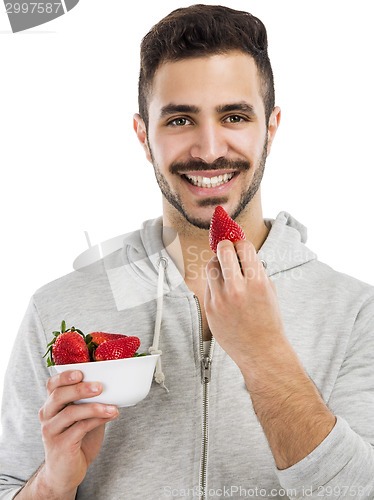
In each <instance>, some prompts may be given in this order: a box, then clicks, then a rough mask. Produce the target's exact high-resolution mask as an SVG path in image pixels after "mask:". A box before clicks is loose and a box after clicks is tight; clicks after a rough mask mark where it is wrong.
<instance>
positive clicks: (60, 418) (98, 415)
mask: <svg viewBox="0 0 374 500" xmlns="http://www.w3.org/2000/svg"><path fill="white" fill-rule="evenodd" d="M116 416H118V409H117V407H116V406H113V405H104V404H100V403H84V404H83V403H82V404H76V405H68V406H66V407H65V408H64V409H63V410H62V411H60V412H59V413H58V414H57V415H55V416H54V417H53V418H51V419H50V420H48V421H47V422H46V423H45V424H44V425H43V426H42V432H43V436H44V437H47V438H48V437H49V438H52V437H54V436H57V435H59V434H62V433H63V432H64V431H66V429H68V428H69V427H71V426H72V425H73V424H75V423H76V422H80V421H81V420H88V419H107V418H109V419H111V418H114V417H116Z"/></svg>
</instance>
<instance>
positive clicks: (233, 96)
mask: <svg viewBox="0 0 374 500" xmlns="http://www.w3.org/2000/svg"><path fill="white" fill-rule="evenodd" d="M275 112H277V113H275ZM278 115H279V108H278V109H277V108H276V109H275V111H274V112H273V114H272V116H271V117H270V120H269V124H270V126H269V127H267V124H266V121H265V109H264V104H263V100H262V97H261V92H260V80H259V78H258V75H257V68H256V64H255V62H254V60H253V59H252V58H251V57H250V56H249V55H247V54H244V53H242V52H237V51H235V52H229V53H227V54H218V55H213V56H207V57H198V58H192V59H183V60H181V61H177V62H166V63H163V64H162V65H161V66H160V67H159V68H158V69H157V71H156V74H155V77H154V81H153V85H152V92H151V94H150V96H149V124H148V131H146V130H145V125H144V122H142V120H141V119H140V117H139V116H137V117H136V118H135V128H136V131H137V134H138V138H139V140H140V141H141V142H142V144H143V146H144V148H145V150H146V153H147V158H148V159H149V160H150V161H151V162H152V164H153V166H154V169H155V174H156V179H157V181H158V184H159V186H160V189H161V191H162V193H163V195H164V217H166V219H167V220H169V221H173V220H176V219H179V222H180V219H181V218H182V219H183V220H184V221H186V220H187V221H188V222H189V223H191V224H193V225H194V226H197V227H199V228H202V229H208V228H209V223H210V219H211V217H212V214H213V211H214V208H215V206H217V205H222V206H223V207H224V208H225V210H226V211H227V212H228V213H229V214H230V215H231V216H232V217H233V218H236V217H237V216H238V215H239V214H240V213H241V212H242V211H243V210H245V209H248V208H247V207H248V204H249V202H251V200H253V199H254V198H255V195H256V193H257V192H258V188H259V185H260V182H261V179H262V175H263V170H264V166H265V160H266V157H267V155H268V153H269V151H270V145H271V142H272V140H273V137H274V134H275V131H276V127H277V124H278V120H279V116H278ZM165 200H166V201H165Z"/></svg>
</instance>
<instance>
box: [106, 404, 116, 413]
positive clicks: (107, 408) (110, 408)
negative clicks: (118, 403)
mask: <svg viewBox="0 0 374 500" xmlns="http://www.w3.org/2000/svg"><path fill="white" fill-rule="evenodd" d="M116 411H117V408H116V407H115V406H107V407H106V412H107V413H109V414H110V415H113V414H114V413H115V412H116Z"/></svg>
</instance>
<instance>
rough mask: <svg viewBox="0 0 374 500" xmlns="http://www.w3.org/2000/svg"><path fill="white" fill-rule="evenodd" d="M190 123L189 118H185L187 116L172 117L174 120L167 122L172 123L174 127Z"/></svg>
mask: <svg viewBox="0 0 374 500" xmlns="http://www.w3.org/2000/svg"><path fill="white" fill-rule="evenodd" d="M190 123H191V122H190V120H187V118H183V117H179V118H174V120H171V121H170V122H168V125H173V126H175V127H184V126H185V125H189V124H190Z"/></svg>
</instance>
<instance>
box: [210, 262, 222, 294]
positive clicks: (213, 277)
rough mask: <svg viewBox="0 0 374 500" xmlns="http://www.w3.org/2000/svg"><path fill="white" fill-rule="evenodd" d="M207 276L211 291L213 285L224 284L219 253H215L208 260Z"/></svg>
mask: <svg viewBox="0 0 374 500" xmlns="http://www.w3.org/2000/svg"><path fill="white" fill-rule="evenodd" d="M206 277H207V283H208V284H209V286H210V290H211V291H212V288H213V286H216V285H218V286H220V285H222V284H223V276H222V271H221V265H220V263H219V260H218V257H217V255H214V256H213V257H212V258H211V259H210V261H209V262H208V264H207V266H206Z"/></svg>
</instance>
